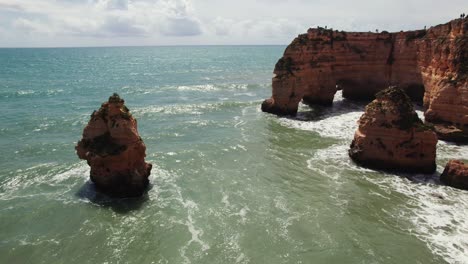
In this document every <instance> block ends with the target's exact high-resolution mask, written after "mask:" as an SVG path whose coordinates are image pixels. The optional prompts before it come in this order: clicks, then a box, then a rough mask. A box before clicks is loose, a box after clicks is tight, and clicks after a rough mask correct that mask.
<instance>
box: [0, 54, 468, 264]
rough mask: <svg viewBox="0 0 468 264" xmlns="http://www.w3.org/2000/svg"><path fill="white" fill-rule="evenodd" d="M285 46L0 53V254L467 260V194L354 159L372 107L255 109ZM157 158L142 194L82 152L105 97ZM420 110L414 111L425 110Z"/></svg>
mask: <svg viewBox="0 0 468 264" xmlns="http://www.w3.org/2000/svg"><path fill="white" fill-rule="evenodd" d="M284 49H285V46H190V47H183V46H181V47H115V48H44V49H0V111H1V116H0V124H1V125H0V147H1V150H2V155H0V164H1V166H0V263H47V264H52V263H203V264H207V263H269V264H274V263H398V264H402V263H422V264H428V263H468V218H467V217H466V216H467V215H468V192H466V191H461V190H457V189H453V188H451V187H446V186H443V185H441V184H440V183H439V181H438V176H439V174H440V173H441V172H442V171H443V167H444V166H445V164H446V162H447V161H448V160H449V159H451V158H465V159H466V158H467V157H468V146H466V145H465V146H460V145H455V144H449V143H445V142H442V141H439V143H438V150H437V152H438V153H437V164H438V169H437V173H435V174H434V175H406V174H392V173H387V172H381V171H374V170H369V169H365V168H361V167H359V166H357V165H355V164H354V163H353V162H351V161H350V159H349V157H348V155H347V150H348V147H349V144H350V143H351V140H352V138H353V134H354V131H355V129H356V127H357V124H356V121H357V119H358V118H359V117H360V115H361V114H362V113H363V109H364V106H365V104H363V103H359V102H352V101H349V100H346V99H343V98H342V96H341V93H340V92H338V94H337V95H336V98H335V102H334V105H333V106H332V107H314V108H310V107H308V106H304V105H301V106H300V113H299V115H298V116H297V117H296V118H291V117H289V118H287V117H277V116H274V115H270V114H265V113H263V112H261V110H260V104H261V102H262V101H263V99H265V98H268V97H269V96H270V95H271V77H272V71H273V67H274V65H275V63H276V61H277V60H278V58H280V57H281V55H282V52H283V50H284ZM114 92H116V93H118V94H119V95H120V96H121V97H122V98H124V99H125V101H126V105H127V106H128V108H129V109H130V111H131V113H132V114H133V116H134V117H135V118H136V119H137V120H138V129H139V132H140V136H141V137H142V139H143V140H144V142H145V144H146V146H147V161H149V162H151V163H152V164H153V170H152V173H151V176H150V181H151V188H150V189H149V191H148V193H147V195H145V196H144V197H142V198H140V199H121V200H116V199H110V198H108V197H106V196H103V195H102V194H99V193H97V192H95V190H94V187H93V185H92V184H91V183H90V182H89V167H88V166H87V164H86V162H85V161H80V160H79V159H78V157H77V156H76V153H75V150H74V146H75V144H76V142H77V141H78V140H79V139H80V138H81V133H82V131H83V128H84V127H85V125H86V124H87V122H88V120H89V118H90V114H91V113H92V112H93V110H95V109H98V108H99V106H100V105H101V103H102V102H104V101H106V100H107V98H108V97H109V96H110V95H112V93H114ZM418 113H419V114H420V115H422V112H421V111H420V110H419V111H418Z"/></svg>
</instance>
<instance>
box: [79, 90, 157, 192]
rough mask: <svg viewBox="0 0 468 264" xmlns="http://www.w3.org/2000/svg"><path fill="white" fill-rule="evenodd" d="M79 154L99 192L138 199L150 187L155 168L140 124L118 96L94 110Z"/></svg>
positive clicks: (112, 97) (80, 144) (110, 98)
mask: <svg viewBox="0 0 468 264" xmlns="http://www.w3.org/2000/svg"><path fill="white" fill-rule="evenodd" d="M76 151H77V154H78V157H79V158H80V159H84V160H86V161H87V162H88V165H89V166H90V167H91V175H90V177H91V180H92V181H93V182H94V183H95V185H96V187H97V189H99V190H101V191H103V192H104V193H107V194H109V195H112V196H116V197H135V196H140V195H142V194H143V193H144V191H145V190H146V188H147V187H148V184H149V180H148V177H149V175H150V172H151V168H152V165H151V164H150V163H146V162H145V156H146V154H145V151H146V146H145V144H144V143H143V140H142V139H141V137H140V136H139V134H138V130H137V122H136V120H135V119H134V118H133V117H132V115H131V114H130V112H129V110H128V108H127V107H126V106H125V105H124V100H122V99H120V97H119V96H118V95H117V94H114V95H113V96H111V97H109V101H108V102H105V103H103V104H102V105H101V108H100V109H99V110H98V111H94V112H93V114H92V115H91V119H90V120H89V122H88V125H87V126H86V127H85V128H84V130H83V138H82V139H81V140H80V141H79V142H78V145H77V146H76Z"/></svg>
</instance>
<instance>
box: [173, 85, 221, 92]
mask: <svg viewBox="0 0 468 264" xmlns="http://www.w3.org/2000/svg"><path fill="white" fill-rule="evenodd" d="M177 90H179V91H197V92H213V91H219V88H218V87H216V86H214V85H212V84H203V85H190V86H177Z"/></svg>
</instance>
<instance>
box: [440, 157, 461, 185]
mask: <svg viewBox="0 0 468 264" xmlns="http://www.w3.org/2000/svg"><path fill="white" fill-rule="evenodd" d="M440 180H441V181H442V182H443V183H445V184H447V185H449V186H452V187H455V188H459V189H464V190H468V165H467V164H465V163H463V162H462V161H459V160H451V161H449V162H448V163H447V165H446V166H445V169H444V172H443V173H442V175H440Z"/></svg>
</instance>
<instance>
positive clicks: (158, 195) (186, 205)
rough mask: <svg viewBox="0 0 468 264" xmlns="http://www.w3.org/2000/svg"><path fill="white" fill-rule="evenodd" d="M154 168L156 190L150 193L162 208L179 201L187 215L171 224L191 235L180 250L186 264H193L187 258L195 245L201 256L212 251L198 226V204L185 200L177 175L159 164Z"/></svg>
mask: <svg viewBox="0 0 468 264" xmlns="http://www.w3.org/2000/svg"><path fill="white" fill-rule="evenodd" d="M153 164H155V165H154V166H153V170H152V173H151V176H150V181H151V182H153V183H154V184H155V185H154V188H153V189H152V190H151V192H150V193H149V195H150V198H151V199H152V200H156V201H158V205H159V206H161V207H172V206H173V202H174V201H177V202H178V203H179V204H180V205H181V206H182V208H183V209H184V212H183V214H184V215H186V216H185V219H183V218H171V219H169V221H170V222H171V223H175V224H179V225H182V226H185V227H186V228H187V231H188V232H189V233H190V236H191V238H190V240H188V241H187V242H186V243H185V245H183V246H182V247H181V248H179V252H180V255H181V257H182V258H183V259H184V263H191V261H190V258H189V257H188V256H187V250H188V249H189V247H191V246H192V245H193V244H198V245H199V249H200V251H198V252H197V253H196V254H197V255H196V256H197V257H199V256H200V254H201V253H202V252H206V251H207V250H209V249H210V245H209V244H208V243H206V242H205V241H203V240H202V237H203V234H204V230H203V229H202V228H200V227H198V226H197V225H196V220H195V219H194V218H195V215H196V214H198V213H199V207H198V204H197V203H196V202H195V201H193V200H190V199H185V198H184V197H183V194H182V189H181V188H180V186H179V185H178V184H177V180H178V179H179V176H178V175H177V174H175V173H172V172H169V171H166V170H164V169H162V168H160V167H159V166H157V163H153ZM162 193H169V194H170V195H169V197H164V198H163V196H162Z"/></svg>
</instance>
